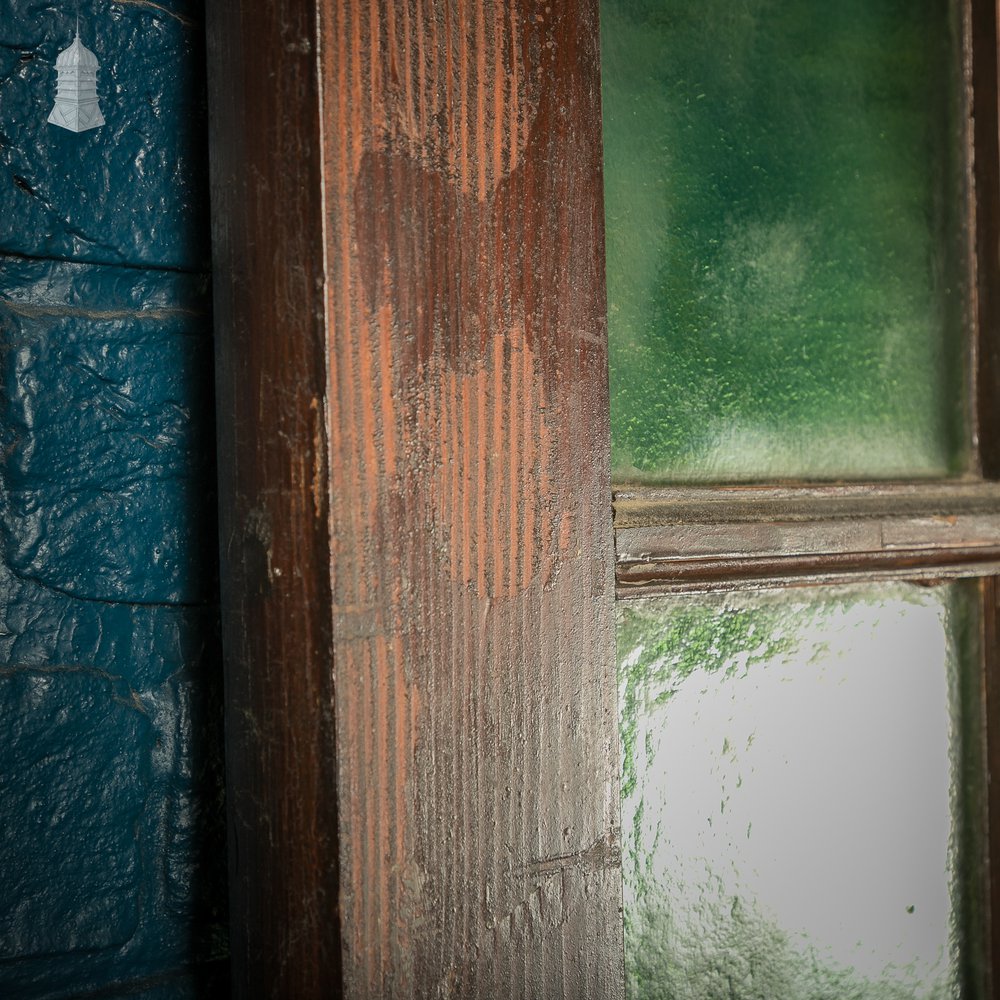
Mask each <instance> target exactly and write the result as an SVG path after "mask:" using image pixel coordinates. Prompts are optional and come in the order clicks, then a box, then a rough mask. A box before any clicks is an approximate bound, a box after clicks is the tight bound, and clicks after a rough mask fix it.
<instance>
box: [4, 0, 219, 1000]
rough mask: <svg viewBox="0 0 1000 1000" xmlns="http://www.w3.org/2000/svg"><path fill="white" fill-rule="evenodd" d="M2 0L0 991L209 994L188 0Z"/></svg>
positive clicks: (207, 414)
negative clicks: (60, 74) (57, 114)
mask: <svg viewBox="0 0 1000 1000" xmlns="http://www.w3.org/2000/svg"><path fill="white" fill-rule="evenodd" d="M80 12H81V17H82V26H81V36H82V38H83V41H84V43H85V44H86V45H87V46H88V47H89V48H91V49H93V50H94V52H95V53H96V54H97V57H98V59H99V60H100V63H101V74H100V77H99V80H98V92H99V95H100V99H101V107H102V110H103V111H104V115H105V118H106V120H107V124H106V125H105V126H104V127H102V128H100V129H97V130H94V131H90V132H85V133H81V134H73V133H70V132H67V131H65V130H63V129H59V128H56V127H54V126H52V125H49V124H47V123H46V118H47V116H48V112H49V110H50V108H51V104H52V99H53V96H54V85H55V73H54V71H53V66H54V63H55V57H56V55H57V54H58V52H59V51H60V50H61V49H62V48H65V46H66V45H68V44H69V42H70V41H71V40H72V35H73V27H74V24H73V21H74V15H75V5H74V4H72V3H67V4H65V5H64V7H63V9H59V8H56V9H53V7H52V6H51V5H50V4H48V3H40V2H37V0H0V348H2V350H0V545H2V548H0V556H2V558H0V996H3V997H5V998H36V997H37V998H40V997H70V996H74V997H76V996H87V995H90V994H94V993H97V992H98V991H100V994H101V996H119V995H121V996H126V995H127V996H141V997H146V998H149V1000H153V998H155V1000H173V998H186V997H194V996H213V997H214V996H218V995H221V994H222V993H224V991H225V983H224V981H223V977H224V968H225V960H224V955H225V936H224V926H225V912H224V905H225V881H224V879H225V843H224V822H223V802H222V793H221V781H222V754H221V724H220V718H221V678H220V671H219V656H218V638H217V610H216V607H215V603H214V601H215V597H214V592H215V551H216V540H215V527H214V465H213V429H212V417H211V413H212V392H211V388H212V369H211V364H212V361H211V359H212V348H211V316H210V311H209V310H210V304H209V303H210V296H209V288H208V276H207V271H208V264H209V258H210V248H209V243H208V226H207V163H206V156H205V146H204V125H205V122H204V86H203V79H202V78H203V61H204V53H203V40H202V21H201V11H200V9H199V8H198V6H197V5H196V4H194V3H185V2H180V3H174V2H171V0H165V2H164V3H162V4H152V3H144V2H138V0H129V2H124V3H123V2H118V3H110V2H108V3H101V4H100V5H99V6H96V5H92V4H90V3H88V2H86V0H84V2H83V3H82V4H81V8H80Z"/></svg>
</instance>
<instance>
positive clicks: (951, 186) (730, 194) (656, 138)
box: [601, 0, 969, 482]
mask: <svg viewBox="0 0 1000 1000" xmlns="http://www.w3.org/2000/svg"><path fill="white" fill-rule="evenodd" d="M957 6H958V5H957V4H951V3H949V2H948V0H906V2H902V0H837V2H836V3H830V2H828V0H783V2H781V3H775V2H774V0H738V2H735V0H602V4H601V18H602V39H603V40H602V48H603V51H602V60H601V61H602V73H603V81H604V142H605V193H606V219H607V273H608V300H609V302H608V305H609V324H610V338H611V390H612V451H613V466H614V474H615V477H616V479H618V480H619V481H661V482H667V481H673V482H680V481H705V482H721V481H754V480H756V481H764V480H774V479H785V478H812V479H840V478H854V479H868V478H882V479H886V478H888V479H892V478H902V477H927V476H942V475H952V474H958V473H961V472H962V471H963V470H964V469H965V467H966V465H967V463H968V439H969V431H968V427H967V424H968V421H967V417H966V408H967V407H966V402H965V400H966V391H965V381H966V378H965V374H964V368H965V364H966V362H965V353H966V348H965V346H964V337H963V333H962V331H963V327H964V326H965V320H964V314H963V309H964V305H963V300H964V290H963V286H964V284H965V283H966V279H965V271H966V264H965V256H964V244H963V239H964V237H963V235H962V228H963V224H962V219H963V212H964V209H963V204H964V194H963V183H964V182H963V173H964V167H963V163H962V154H961V150H962V148H963V132H962V129H963V121H964V115H963V113H962V108H961V93H962V88H961V86H960V75H959V70H958V67H959V65H960V43H959V38H960V29H959V27H958V20H959V17H958V12H957V10H956V9H953V8H957Z"/></svg>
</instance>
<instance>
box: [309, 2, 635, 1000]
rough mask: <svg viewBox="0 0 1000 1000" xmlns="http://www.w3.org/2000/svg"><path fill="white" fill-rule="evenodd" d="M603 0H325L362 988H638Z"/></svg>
mask: <svg viewBox="0 0 1000 1000" xmlns="http://www.w3.org/2000/svg"><path fill="white" fill-rule="evenodd" d="M595 6H596V5H594V4H591V3H587V4H582V5H579V6H574V7H573V8H572V9H570V10H569V11H567V10H565V9H563V8H562V7H559V6H557V5H551V6H546V5H543V4H535V3H526V2H522V3H505V4H504V3H493V2H488V0H484V2H480V3H451V4H437V3H431V2H429V0H419V2H417V0H410V2H408V3H400V4H392V5H390V4H372V3H368V2H361V0H355V2H350V0H348V2H342V3H332V2H327V3H324V4H322V5H321V8H320V11H321V13H320V17H321V25H322V36H321V38H322V42H321V45H322V51H324V52H329V53H337V57H336V58H334V59H329V60H327V59H324V60H322V64H323V95H324V107H325V108H326V113H325V117H324V122H325V126H324V143H323V155H324V159H325V176H326V177H327V180H328V183H327V188H326V191H325V197H326V205H327V212H326V216H325V218H326V223H327V234H326V247H327V267H328V290H329V296H328V302H327V306H328V336H329V342H328V343H329V370H330V384H329V397H330V399H331V401H335V402H332V404H331V408H330V409H331V434H330V470H331V473H330V479H331V508H330V510H331V534H332V537H333V538H334V539H335V540H336V541H335V545H334V557H333V560H332V575H333V601H334V610H335V622H337V621H343V620H344V619H343V616H342V612H343V611H344V609H347V608H350V609H352V610H351V613H350V616H349V617H350V621H351V622H352V625H351V627H350V628H345V627H338V626H337V625H336V624H335V627H334V645H335V673H336V685H337V709H338V747H339V754H340V790H341V791H340V794H341V814H340V815H341V844H342V852H341V853H342V871H343V887H342V900H343V918H344V925H343V926H344V956H345V964H344V969H345V983H346V987H347V992H348V994H349V995H355V996H390V995H395V996H477V997H479V996H482V997H488V996H497V995H503V996H539V997H560V996H574V997H575V996H578V997H596V996H601V997H604V996H612V997H614V996H617V995H619V994H620V992H621V989H622V985H621V980H622V971H621V941H620V938H621V916H620V912H619V903H620V891H621V889H620V872H619V865H618V858H617V847H616V846H615V845H616V842H617V836H616V834H615V827H616V823H617V812H618V809H617V749H616V710H615V686H614V679H613V651H612V621H611V599H612V591H613V567H612V554H611V544H610V543H611V539H610V488H609V483H608V470H607V434H608V430H607V389H606V355H605V347H604V320H603V315H604V302H603V273H602V272H603V240H602V219H601V181H600V141H599V135H600V133H599V82H598V72H597V25H596V9H595Z"/></svg>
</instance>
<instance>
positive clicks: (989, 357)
mask: <svg viewBox="0 0 1000 1000" xmlns="http://www.w3.org/2000/svg"><path fill="white" fill-rule="evenodd" d="M965 23H966V31H967V33H968V35H970V36H971V38H969V39H967V41H966V50H967V51H970V52H971V63H972V65H971V71H969V70H967V78H968V79H969V80H970V84H971V87H970V89H971V94H970V98H969V103H970V105H971V111H972V123H971V127H972V136H971V140H972V152H971V156H970V159H971V163H972V178H971V184H970V188H971V192H972V198H971V212H970V215H971V218H970V220H969V221H970V229H969V231H970V234H971V247H970V254H971V259H972V264H973V267H972V271H973V281H972V288H971V292H972V294H971V309H970V314H971V315H970V319H971V320H972V322H973V325H974V331H975V340H974V346H973V356H974V357H973V360H974V364H975V376H974V393H975V401H976V405H975V415H974V419H975V445H976V446H977V449H978V460H979V466H980V468H981V470H982V474H983V476H984V477H985V478H987V479H1000V115H998V100H1000V87H998V66H997V60H998V45H997V5H996V0H965Z"/></svg>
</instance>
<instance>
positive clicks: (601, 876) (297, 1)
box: [208, 0, 1000, 998]
mask: <svg viewBox="0 0 1000 1000" xmlns="http://www.w3.org/2000/svg"><path fill="white" fill-rule="evenodd" d="M964 9H965V26H966V31H967V38H968V40H969V45H968V50H969V54H970V61H969V64H968V74H967V83H968V88H969V94H970V101H971V110H972V111H973V112H974V113H973V114H972V115H971V117H970V121H971V122H972V125H971V128H970V134H969V148H970V160H969V163H970V178H972V180H973V183H970V212H969V218H970V227H969V241H970V246H971V247H972V248H973V250H974V252H973V255H972V256H973V259H974V261H975V264H976V273H975V281H974V283H973V293H972V294H971V296H970V319H971V321H972V323H973V326H974V327H975V329H976V338H975V348H974V351H973V353H974V355H975V358H974V361H975V367H974V376H973V384H974V389H975V391H974V393H973V398H974V400H975V406H974V410H975V421H974V422H975V427H976V440H977V442H978V450H977V455H978V462H979V467H980V469H981V471H982V473H983V478H982V480H980V481H976V482H971V481H970V482H969V483H960V484H902V485H898V486H886V487H868V486H857V487H854V486H851V487H845V486H828V487H789V488H770V489H752V488H742V489H735V490H683V489H680V490H659V491H655V490H654V491H641V490H626V489H622V490H619V491H618V493H617V495H616V497H615V511H616V512H615V517H616V530H617V546H618V572H617V591H618V595H619V597H622V598H629V597H632V596H647V595H650V594H655V593H663V592H670V591H673V590H677V589H683V590H691V589H695V590H698V589H713V588H719V587H725V588H732V587H734V586H738V587H757V586H774V585H787V584H802V583H816V582H822V581H827V580H842V579H861V578H864V579H871V578H873V577H879V576H890V577H893V578H899V577H904V578H923V579H926V578H938V577H948V576H963V575H970V574H971V575H983V574H993V573H997V572H998V571H1000V493H998V490H997V487H996V486H994V485H993V481H994V480H997V479H1000V433H998V422H1000V391H998V390H997V388H996V387H997V386H998V385H1000V337H998V333H997V326H998V319H1000V317H998V310H1000V305H998V301H1000V300H998V294H1000V293H998V288H1000V285H998V283H997V275H998V271H1000V249H998V240H997V237H998V233H1000V225H998V220H1000V187H998V176H1000V153H998V133H997V125H998V121H997V63H996V53H997V46H996V21H997V17H996V7H995V4H994V3H992V2H990V0H969V2H968V3H967V5H966V7H965V8H964ZM208 37H209V54H210V59H209V64H210V70H211V73H210V76H211V78H210V110H211V148H212V190H213V219H214V226H213V237H214V244H215V273H216V323H217V333H218V336H217V341H218V354H217V361H218V403H219V414H220V421H219V448H220V456H219V464H220V475H221V491H220V492H221V497H220V501H221V537H222V560H223V563H222V574H223V603H224V637H225V644H226V658H227V667H226V671H227V672H226V678H227V679H226V684H227V754H228V768H229V773H228V782H229V807H230V869H231V896H232V902H231V909H232V913H233V915H234V921H233V934H232V949H233V971H234V993H235V995H237V996H241V997H242V996H295V997H297V998H308V997H320V996H322V997H333V996H337V995H340V994H342V993H343V994H346V995H348V996H352V997H361V996H392V995H400V996H440V995H449V996H477V997H490V996H500V995H503V996H510V995H516V996H544V997H557V996H564V997H596V996H601V997H615V996H619V995H620V993H621V990H622V978H623V973H622V953H621V918H620V912H619V908H618V907H619V902H620V891H621V890H620V871H619V868H620V864H619V858H618V845H617V810H618V805H617V760H618V758H617V751H616V708H615V684H614V678H613V671H612V628H613V626H612V620H611V602H612V598H613V589H614V586H615V574H614V572H613V568H612V567H613V562H612V559H613V554H612V547H611V511H610V499H611V493H610V485H609V483H608V471H607V462H608V455H607V433H608V430H607V426H608V425H607V387H606V373H605V365H606V354H605V331H604V322H605V320H604V316H605V309H604V300H603V231H602V225H603V222H602V195H601V163H600V118H599V82H598V39H597V0H584V2H580V3H575V4H569V5H556V4H552V5H541V4H534V3H529V2H528V0H468V2H461V0H454V2H451V3H448V4H437V3H433V2H432V0H401V2H400V3H389V2H387V0H364V2H362V0H342V2H336V0H321V2H320V3H319V4H318V5H316V4H310V3H305V2H304V0H275V2H273V3H269V4H258V5H253V6H252V7H251V5H249V4H245V5H240V4H239V3H234V2H231V3H229V4H222V3H217V4H210V5H208ZM973 152H974V155H971V154H972V153H973ZM995 589H996V588H995V584H993V583H986V584H984V586H983V593H984V609H986V614H985V615H984V623H985V624H984V649H985V650H986V657H987V670H986V674H985V676H986V679H987V682H988V683H987V695H988V699H987V700H988V703H989V705H990V706H991V708H990V711H989V717H990V721H991V722H993V721H995V720H996V719H997V718H998V717H1000V716H998V714H997V711H998V710H997V707H996V704H997V703H998V702H1000V695H998V694H997V691H998V689H1000V685H998V684H997V683H996V682H995V678H996V676H997V674H996V658H997V652H996V641H995V637H996V634H997V621H998V614H1000V613H998V612H997V604H998V601H997V599H996V594H995ZM989 755H990V760H991V762H993V763H996V762H997V761H998V760H1000V740H998V739H996V738H995V737H993V735H992V730H991V739H990V745H989ZM998 772H1000V767H994V768H993V773H994V774H995V773H998ZM989 812H990V816H991V828H992V829H994V830H996V829H1000V826H998V823H997V816H998V815H1000V796H998V795H997V794H996V793H995V792H993V793H991V795H990V805H989ZM992 841H993V842H994V843H993V847H992V859H991V860H992V871H993V872H1000V846H998V844H1000V837H997V836H994V837H993V838H992ZM993 882H994V897H996V895H997V889H996V886H997V884H998V882H1000V879H998V878H997V877H996V876H994V878H993ZM994 912H996V909H995V907H994ZM993 938H994V942H995V943H994V953H995V954H1000V951H998V950H997V949H998V948H1000V931H998V930H997V928H996V926H995V927H994V930H993Z"/></svg>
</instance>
